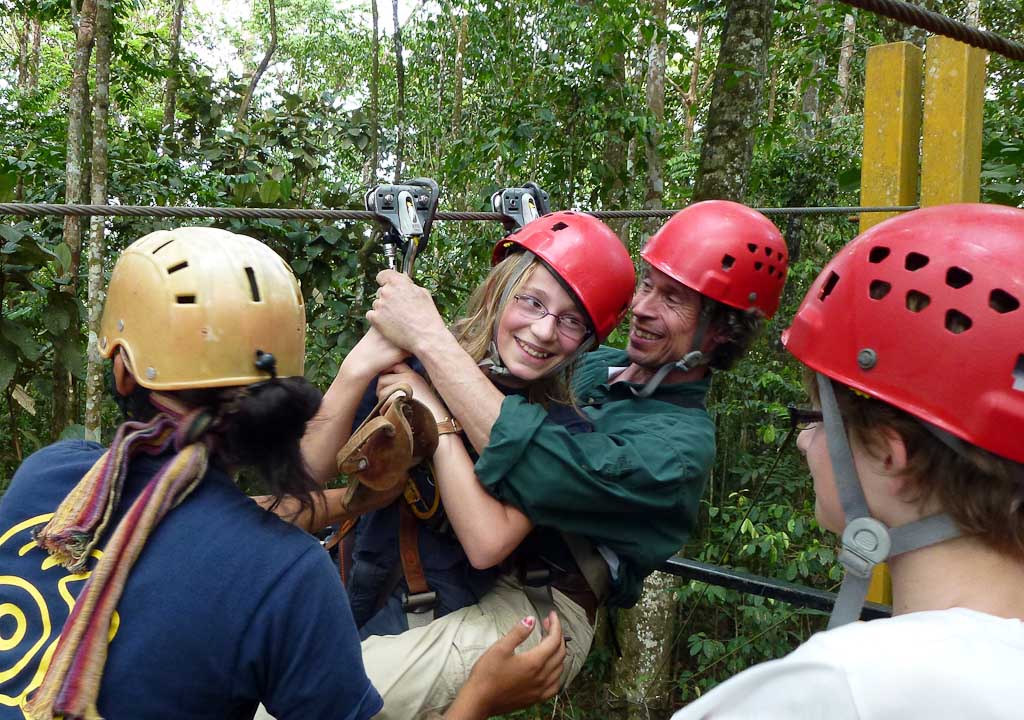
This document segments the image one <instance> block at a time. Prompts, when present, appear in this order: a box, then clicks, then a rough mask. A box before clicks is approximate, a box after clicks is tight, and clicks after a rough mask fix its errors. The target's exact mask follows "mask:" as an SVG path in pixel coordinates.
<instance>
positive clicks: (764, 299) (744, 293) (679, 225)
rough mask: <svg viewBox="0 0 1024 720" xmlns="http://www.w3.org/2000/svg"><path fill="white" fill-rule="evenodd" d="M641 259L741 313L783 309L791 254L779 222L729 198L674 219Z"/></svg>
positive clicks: (692, 207) (649, 243) (709, 202)
mask: <svg viewBox="0 0 1024 720" xmlns="http://www.w3.org/2000/svg"><path fill="white" fill-rule="evenodd" d="M640 257H642V258H643V259H644V261H645V262H647V263H648V264H649V265H650V266H651V267H653V268H656V269H657V270H660V271H661V272H663V273H665V274H666V275H668V276H669V277H671V278H672V279H673V280H676V281H677V282H680V283H682V284H683V285H686V286H687V287H688V288H691V289H693V290H696V291H697V292H699V293H701V294H702V295H705V296H707V297H709V298H711V299H712V300H717V301H718V302H720V303H724V304H725V305H728V306H730V307H734V308H739V309H740V310H747V309H757V310H760V311H761V312H762V313H764V315H765V317H769V318H770V317H771V316H772V315H774V314H775V311H776V310H778V309H779V298H780V296H781V295H782V288H783V286H784V285H785V283H786V272H787V270H788V267H789V260H788V257H789V254H788V252H787V251H786V243H785V241H784V240H783V239H782V234H781V233H780V232H779V229H778V228H777V227H775V224H774V223H773V222H772V221H771V220H769V219H768V218H766V217H765V216H764V215H762V214H761V213H759V212H758V211H757V210H754V209H752V208H749V207H747V206H746V205H741V204H739V203H735V202H731V201H729V200H705V201H704V202H699V203H695V204H693V205H690V206H689V207H687V208H684V209H683V210H680V211H679V212H678V213H676V214H675V215H673V216H672V217H671V219H669V221H668V222H666V223H665V224H664V225H663V226H662V227H661V229H660V230H658V232H656V233H655V234H654V235H653V236H652V237H651V239H650V240H648V241H647V244H646V245H645V246H644V249H643V250H641V251H640Z"/></svg>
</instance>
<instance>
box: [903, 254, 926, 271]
mask: <svg viewBox="0 0 1024 720" xmlns="http://www.w3.org/2000/svg"><path fill="white" fill-rule="evenodd" d="M927 264H928V256H927V255H922V254H921V253H916V252H912V253H908V254H907V260H906V262H905V263H904V267H906V268H907V270H909V271H910V272H915V271H917V270H920V269H921V268H923V267H924V266H925V265H927Z"/></svg>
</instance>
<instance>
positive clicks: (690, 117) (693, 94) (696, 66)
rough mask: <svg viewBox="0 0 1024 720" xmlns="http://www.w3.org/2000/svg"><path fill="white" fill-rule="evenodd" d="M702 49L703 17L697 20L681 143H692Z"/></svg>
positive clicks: (685, 99) (698, 94) (698, 95)
mask: <svg viewBox="0 0 1024 720" xmlns="http://www.w3.org/2000/svg"><path fill="white" fill-rule="evenodd" d="M703 47H704V16H703V15H701V16H700V17H698V18H697V39H696V40H695V41H694V44H693V65H692V66H691V67H690V89H689V90H687V91H686V97H685V98H684V102H685V104H686V130H684V131H683V142H684V143H685V144H687V145H689V144H690V143H691V142H693V124H694V122H695V121H696V120H697V103H698V102H699V101H700V89H699V87H700V86H699V81H700V60H701V51H702V49H703Z"/></svg>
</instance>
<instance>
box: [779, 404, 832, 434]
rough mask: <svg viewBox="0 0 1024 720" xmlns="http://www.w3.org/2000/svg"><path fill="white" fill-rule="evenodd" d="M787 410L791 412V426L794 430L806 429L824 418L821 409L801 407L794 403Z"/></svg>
mask: <svg viewBox="0 0 1024 720" xmlns="http://www.w3.org/2000/svg"><path fill="white" fill-rule="evenodd" d="M786 410H787V411H788V412H789V427H790V429H792V430H806V429H807V428H809V427H811V426H812V425H817V424H818V423H820V422H821V421H822V420H823V418H822V415H821V410H811V409H810V408H799V407H796V406H794V405H790V406H789V407H787V408H786Z"/></svg>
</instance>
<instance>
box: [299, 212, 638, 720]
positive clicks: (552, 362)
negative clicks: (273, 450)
mask: <svg viewBox="0 0 1024 720" xmlns="http://www.w3.org/2000/svg"><path fill="white" fill-rule="evenodd" d="M634 283H635V274H634V270H633V263H632V260H631V259H630V257H629V254H628V252H627V251H626V249H625V247H624V246H623V245H622V243H621V241H620V240H619V239H618V237H617V236H616V235H615V233H614V232H612V230H611V229H610V228H608V227H607V226H606V225H604V224H603V223H602V222H600V221H599V220H597V219H595V218H593V217H591V216H589V215H584V214H581V213H575V212H559V213H554V214H551V215H546V216H544V217H542V218H539V219H538V220H535V221H534V222H532V223H530V224H529V225H527V226H526V227H524V228H522V229H521V230H520V231H518V232H517V233H514V234H513V235H510V236H509V237H507V238H505V239H504V240H502V241H501V242H500V243H498V246H497V247H496V248H495V250H494V254H493V268H492V270H491V272H490V273H489V275H488V276H487V278H486V279H485V280H484V281H483V283H482V284H481V285H480V286H479V287H478V288H477V289H476V291H475V292H474V293H473V294H472V296H471V297H470V299H469V301H468V303H467V306H466V311H465V314H464V316H463V317H462V318H460V319H459V320H457V321H456V322H454V323H453V324H452V326H451V327H450V331H451V333H452V335H454V337H455V338H456V339H457V340H458V342H459V343H460V344H461V346H462V348H463V349H464V350H465V352H466V353H467V354H468V355H469V356H470V357H472V359H473V360H474V361H475V362H476V363H477V365H478V366H479V367H480V368H482V369H483V370H484V371H485V372H486V373H487V375H488V376H489V378H490V379H491V381H492V382H493V383H494V384H495V385H496V386H497V387H498V388H500V389H501V390H502V391H503V392H505V393H506V394H517V395H521V396H523V397H524V398H525V399H526V400H527V401H529V402H530V403H536V404H538V405H540V406H542V407H543V408H544V409H545V411H546V412H547V415H548V420H546V421H545V422H554V423H558V424H560V425H563V426H565V427H567V428H568V429H569V430H570V431H572V432H587V431H588V430H589V429H590V423H589V421H588V420H587V419H586V418H585V417H584V416H583V415H582V414H581V413H580V412H579V411H578V410H577V409H576V408H575V406H574V399H573V396H572V392H571V389H570V388H571V386H570V381H571V377H572V371H573V369H574V366H575V363H576V361H577V359H579V358H580V356H581V355H582V354H583V353H585V352H586V351H588V350H590V349H593V348H595V347H597V346H598V345H599V344H600V342H601V341H602V340H604V338H606V337H607V336H608V334H609V333H610V332H611V331H612V330H613V329H614V328H615V327H616V325H617V324H618V323H619V321H620V320H621V319H622V317H623V315H624V314H625V311H626V309H627V307H628V305H629V302H630V299H631V296H632V292H633V287H634ZM425 301H426V302H430V299H429V296H427V297H426V298H425ZM404 356H405V353H404V352H403V351H401V350H398V349H397V348H395V347H394V346H392V345H390V344H389V343H388V342H387V341H386V340H385V339H384V338H383V336H382V335H380V334H379V333H378V332H376V331H375V330H371V331H370V332H369V333H367V335H366V336H365V337H364V338H363V340H362V341H360V343H359V344H357V346H356V347H355V348H353V350H352V352H351V353H350V354H349V355H348V356H347V357H346V358H345V361H344V363H343V364H342V367H341V369H340V370H339V373H338V376H337V378H336V380H335V382H334V384H333V385H332V387H331V388H330V390H328V392H327V394H326V396H325V398H324V404H323V409H322V410H321V413H320V415H319V416H318V420H319V421H318V420H314V422H313V423H312V424H311V431H310V433H309V437H308V438H307V440H306V442H305V444H304V450H305V454H306V458H307V461H308V462H309V464H310V467H311V469H312V471H313V474H314V476H316V477H318V478H320V479H321V480H327V479H329V478H333V476H334V474H335V465H334V459H335V455H336V453H337V451H338V449H339V448H340V447H341V446H342V445H343V444H344V443H345V441H346V439H347V438H348V437H349V432H350V429H351V427H352V424H353V419H358V418H360V417H361V416H363V415H364V414H365V413H366V412H367V411H368V410H369V409H370V408H372V407H373V405H374V404H375V403H376V402H377V399H378V397H386V396H387V395H388V394H389V393H390V392H391V390H392V388H394V387H395V386H396V385H398V384H405V385H408V386H410V387H411V388H412V390H413V397H414V399H416V400H419V401H421V402H422V403H423V404H425V405H426V406H427V407H428V408H429V410H430V412H431V413H432V415H433V417H434V419H435V420H436V421H437V422H438V424H439V425H438V427H439V433H440V436H439V441H438V449H437V451H436V452H435V454H434V455H433V458H432V460H431V467H430V469H429V471H428V470H427V469H426V468H419V469H417V470H416V471H414V472H413V478H414V481H415V488H416V491H415V493H414V494H415V495H417V496H418V498H417V500H416V501H415V502H414V503H413V504H412V505H410V504H409V501H408V499H407V498H399V500H397V501H396V502H395V503H394V504H392V505H390V506H388V507H386V508H384V509H383V510H378V511H375V512H372V513H369V514H366V515H364V516H362V517H361V518H360V519H359V521H358V524H357V525H356V528H355V530H354V531H352V535H351V537H352V538H354V542H352V545H353V546H354V547H353V549H352V552H351V557H350V560H349V562H348V563H346V559H345V557H344V555H343V558H342V562H343V563H346V566H347V567H348V568H350V572H349V573H348V577H347V578H346V583H347V588H348V591H349V596H350V599H351V603H352V607H353V612H354V614H355V616H356V621H357V623H358V624H359V625H360V626H361V633H362V635H363V637H364V638H367V639H366V640H365V641H364V653H366V655H367V658H368V660H367V667H368V672H369V674H370V676H371V679H372V680H373V681H374V684H375V685H376V686H377V687H378V689H379V690H380V691H381V693H382V695H384V697H385V701H386V707H385V711H384V715H383V717H414V716H416V715H417V714H418V713H419V712H420V711H421V709H422V710H426V709H430V708H435V707H444V706H445V705H447V703H448V702H450V701H451V698H452V696H453V694H454V691H455V690H457V688H458V687H459V686H460V685H461V684H462V682H463V681H464V680H465V673H466V671H467V669H468V668H469V667H470V666H471V665H472V661H473V659H474V658H475V657H477V656H478V655H479V654H480V653H481V652H482V651H483V650H484V649H486V648H487V647H488V646H489V645H490V644H491V643H492V642H493V641H494V639H497V637H500V636H501V635H502V634H504V632H505V631H506V630H507V629H508V628H509V627H511V626H512V625H513V624H514V623H516V622H518V621H519V620H520V618H521V617H522V615H524V614H530V615H537V616H538V617H544V616H546V615H547V611H548V610H549V609H551V608H554V609H556V610H557V612H558V615H559V617H560V618H561V620H562V626H563V628H565V631H566V635H567V637H569V638H571V642H570V643H569V647H568V650H569V657H568V659H567V663H566V669H565V672H564V674H563V684H564V683H565V682H568V680H569V679H571V678H572V677H574V676H575V675H576V673H577V672H578V671H579V669H580V668H581V667H582V664H583V660H584V659H585V658H586V655H587V652H588V650H589V647H590V642H591V639H592V636H593V621H594V614H595V611H596V608H597V605H598V597H597V596H596V593H595V592H594V590H593V589H592V588H591V587H590V586H589V585H588V581H587V579H586V578H585V577H584V575H583V570H581V568H580V567H579V565H578V562H579V561H578V559H577V558H578V556H579V555H580V554H581V553H584V554H586V553H590V554H594V553H595V552H596V551H595V550H594V549H593V548H592V547H588V546H586V541H582V540H580V541H578V543H577V541H576V540H571V539H566V538H565V537H564V536H563V535H562V534H561V533H560V532H559V531H558V528H554V527H542V528H535V527H534V526H533V523H532V522H531V521H530V519H529V518H528V517H527V516H526V515H525V514H524V513H523V512H522V511H520V510H518V509H516V508H514V507H512V506H510V505H505V504H502V503H500V502H499V501H497V500H496V499H495V498H493V497H492V496H490V495H489V494H488V493H487V491H486V490H484V489H483V487H482V485H480V483H479V482H478V481H477V479H476V477H475V474H474V469H473V463H474V461H475V459H476V456H475V454H474V453H472V452H471V450H470V449H468V448H469V446H468V444H467V443H465V442H464V440H463V438H462V436H461V434H460V432H459V430H460V428H459V426H458V424H457V423H456V422H455V421H454V420H453V419H452V418H451V416H450V413H449V412H448V410H447V409H446V408H445V406H444V404H443V402H442V401H441V400H440V398H439V396H438V395H437V394H436V393H434V392H433V391H432V389H431V387H430V385H429V380H428V379H427V378H424V377H423V375H422V369H421V366H418V365H417V363H416V361H415V359H412V360H409V361H407V362H401V361H403V360H405V359H406V358H405V357H404ZM375 378H376V379H375ZM368 383H369V384H370V390H369V391H368V393H367V395H366V397H364V398H363V401H362V403H361V405H360V406H359V407H358V408H357V405H359V397H360V395H362V391H363V388H366V386H367V384H368ZM552 481H553V482H557V478H552ZM343 493H344V490H328V491H327V494H328V509H331V508H333V509H334V510H336V512H328V513H317V515H316V517H312V516H311V515H310V514H309V513H308V512H307V513H304V514H302V515H300V516H299V517H298V518H297V521H298V522H299V523H300V524H303V525H305V526H306V527H307V528H308V529H311V530H317V529H319V527H321V526H323V525H325V524H327V523H330V522H337V521H338V520H340V519H342V518H344V517H346V515H345V512H344V508H343V507H341V506H340V505H339V504H337V503H336V502H334V501H333V500H332V496H333V497H334V498H340V497H342V495H343ZM438 500H440V501H441V502H438ZM406 506H408V507H406ZM435 507H436V508H437V510H434V508H435ZM410 509H411V510H412V513H413V514H415V515H416V516H418V522H417V523H416V527H415V530H414V531H413V532H414V534H415V540H416V541H415V546H416V547H415V552H417V553H418V561H419V563H418V564H419V565H421V566H422V569H423V575H424V576H425V580H426V585H427V587H428V588H429V590H428V591H426V592H424V591H423V589H422V586H421V585H420V584H419V583H418V582H416V583H414V582H412V580H411V579H410V572H409V569H408V565H409V563H404V564H403V557H405V556H407V554H408V552H407V546H408V543H406V544H405V545H406V546H403V542H404V541H403V540H401V535H402V532H403V530H402V526H403V523H406V526H407V524H408V517H409V513H410ZM288 510H289V508H287V507H285V508H284V512H287V511H288ZM403 516H404V518H405V519H403ZM424 516H425V517H424ZM408 532H409V531H408V530H407V531H406V533H407V534H408ZM570 544H574V545H576V547H575V548H571V547H570ZM342 552H343V553H344V550H343V551H342ZM406 559H407V558H406ZM583 562H585V561H583ZM413 564H415V563H413ZM416 586H419V587H416ZM409 628H414V630H413V631H412V632H409V633H406V634H405V635H403V636H402V637H401V638H396V637H394V636H395V635H398V634H401V633H403V632H405V631H406V630H408V629H409ZM381 636H387V637H381ZM539 639H540V638H539V633H535V635H534V637H532V638H531V640H529V641H527V644H526V646H527V647H528V646H530V644H531V643H536V642H539ZM425 647H427V648H429V650H426V651H424V648H425ZM423 652H429V653H432V654H436V662H430V663H423V662H422V653H423ZM413 657H419V658H420V659H419V662H420V664H419V665H418V666H417V667H418V668H419V669H418V670H417V671H416V672H408V673H406V672H403V671H402V668H403V667H404V665H403V663H404V662H405V661H406V660H408V659H410V658H413ZM370 658H372V659H370ZM423 667H431V668H433V670H432V672H431V673H425V672H423V671H422V668H423Z"/></svg>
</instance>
